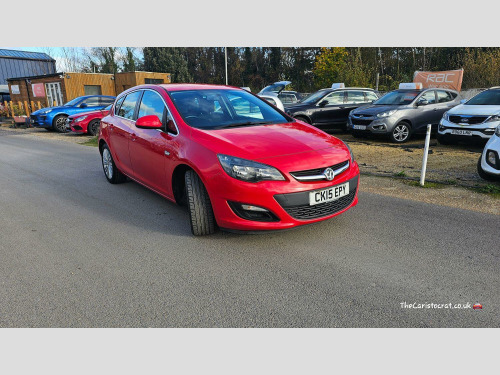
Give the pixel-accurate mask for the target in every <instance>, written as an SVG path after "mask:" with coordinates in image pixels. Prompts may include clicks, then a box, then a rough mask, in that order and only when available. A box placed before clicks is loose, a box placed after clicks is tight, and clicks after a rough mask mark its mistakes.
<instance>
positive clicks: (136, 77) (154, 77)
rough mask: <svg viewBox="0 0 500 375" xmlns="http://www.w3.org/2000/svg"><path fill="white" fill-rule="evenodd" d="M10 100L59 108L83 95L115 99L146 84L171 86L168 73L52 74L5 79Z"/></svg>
mask: <svg viewBox="0 0 500 375" xmlns="http://www.w3.org/2000/svg"><path fill="white" fill-rule="evenodd" d="M7 83H8V85H9V91H10V97H11V100H12V101H14V102H15V103H17V102H24V101H26V102H27V103H30V102H32V101H33V102H38V101H39V102H41V104H42V106H46V107H50V106H53V105H62V104H64V103H66V102H68V101H70V100H71V99H74V98H77V97H79V96H83V95H112V96H116V95H118V94H119V93H121V92H123V91H124V90H126V89H128V88H130V87H133V86H137V85H142V84H146V83H154V84H160V83H170V74H169V73H154V72H124V73H115V74H104V73H72V72H66V73H52V74H45V75H38V76H29V77H17V78H8V79H7Z"/></svg>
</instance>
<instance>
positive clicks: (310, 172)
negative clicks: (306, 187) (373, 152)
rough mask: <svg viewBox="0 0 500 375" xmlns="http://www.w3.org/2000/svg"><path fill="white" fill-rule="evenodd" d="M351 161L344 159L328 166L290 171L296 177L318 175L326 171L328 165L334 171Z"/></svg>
mask: <svg viewBox="0 0 500 375" xmlns="http://www.w3.org/2000/svg"><path fill="white" fill-rule="evenodd" d="M348 163H349V160H346V161H343V162H342V163H338V164H335V165H331V166H326V167H322V168H316V169H307V170H305V171H297V172H290V174H291V175H292V176H294V177H306V176H316V175H319V174H321V173H323V172H324V170H325V169H326V168H328V167H330V168H331V169H333V170H334V171H335V170H337V169H339V168H342V167H344V166H346V165H347V164H348Z"/></svg>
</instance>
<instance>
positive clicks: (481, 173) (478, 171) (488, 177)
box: [477, 155, 500, 181]
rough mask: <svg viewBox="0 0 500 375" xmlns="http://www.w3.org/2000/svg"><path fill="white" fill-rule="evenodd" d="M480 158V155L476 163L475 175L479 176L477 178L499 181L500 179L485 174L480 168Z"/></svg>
mask: <svg viewBox="0 0 500 375" xmlns="http://www.w3.org/2000/svg"><path fill="white" fill-rule="evenodd" d="M482 157H483V156H482V155H481V156H480V157H479V160H478V161H477V173H478V174H479V177H481V178H482V179H483V180H486V181H499V180H500V178H498V177H497V176H494V175H491V174H489V173H487V172H485V171H484V169H483V168H482V167H481V158H482Z"/></svg>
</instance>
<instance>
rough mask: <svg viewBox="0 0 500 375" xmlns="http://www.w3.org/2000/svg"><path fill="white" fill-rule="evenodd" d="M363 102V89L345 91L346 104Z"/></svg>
mask: <svg viewBox="0 0 500 375" xmlns="http://www.w3.org/2000/svg"><path fill="white" fill-rule="evenodd" d="M364 102H365V94H364V93H363V91H354V90H353V91H351V90H349V91H347V104H361V103H364Z"/></svg>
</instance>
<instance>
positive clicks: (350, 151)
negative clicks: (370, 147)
mask: <svg viewBox="0 0 500 375" xmlns="http://www.w3.org/2000/svg"><path fill="white" fill-rule="evenodd" d="M344 144H345V145H346V147H347V148H348V149H349V154H351V164H352V163H354V154H353V153H352V150H351V148H350V147H349V145H348V144H347V143H345V142H344Z"/></svg>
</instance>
